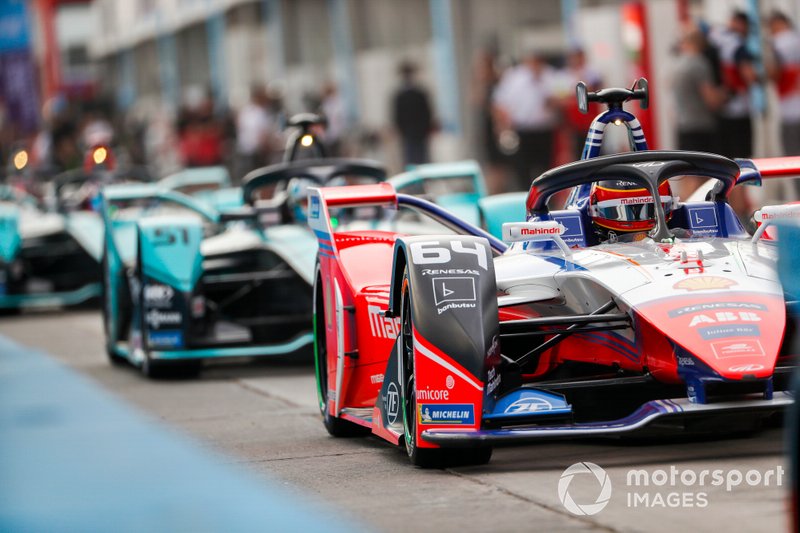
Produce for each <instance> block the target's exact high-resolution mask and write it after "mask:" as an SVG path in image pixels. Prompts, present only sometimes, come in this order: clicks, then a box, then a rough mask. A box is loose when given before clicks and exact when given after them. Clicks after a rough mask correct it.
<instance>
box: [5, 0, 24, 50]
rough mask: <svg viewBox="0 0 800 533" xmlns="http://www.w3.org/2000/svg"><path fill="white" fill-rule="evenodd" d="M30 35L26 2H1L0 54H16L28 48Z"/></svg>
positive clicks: (17, 0) (21, 0)
mask: <svg viewBox="0 0 800 533" xmlns="http://www.w3.org/2000/svg"><path fill="white" fill-rule="evenodd" d="M29 42H30V33H29V30H28V14H27V11H26V9H25V0H3V1H2V2H0V52H16V51H19V50H25V49H27V48H28V43H29Z"/></svg>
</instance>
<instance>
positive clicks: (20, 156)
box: [14, 150, 28, 170]
mask: <svg viewBox="0 0 800 533" xmlns="http://www.w3.org/2000/svg"><path fill="white" fill-rule="evenodd" d="M27 165H28V152H26V151H25V150H20V151H19V152H17V153H16V154H14V168H16V169H17V170H22V169H23V168H25V167H26V166H27Z"/></svg>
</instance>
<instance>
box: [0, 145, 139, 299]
mask: <svg viewBox="0 0 800 533" xmlns="http://www.w3.org/2000/svg"><path fill="white" fill-rule="evenodd" d="M110 157H111V153H110V151H109V149H108V148H107V147H105V146H98V147H95V148H94V149H92V150H90V151H89V152H88V153H87V157H86V160H87V163H86V165H85V167H84V168H81V169H77V170H74V171H69V172H64V173H61V174H58V175H56V176H55V177H53V180H52V182H50V183H49V184H47V185H49V190H47V188H45V187H42V186H41V185H42V184H40V183H38V182H36V181H35V180H33V179H25V178H23V177H22V176H20V175H13V174H12V175H10V176H8V178H7V182H6V184H4V185H3V186H2V187H0V195H1V196H0V312H4V313H11V312H16V311H19V310H21V309H26V308H37V307H52V306H69V305H78V304H82V303H86V302H91V301H93V300H95V299H97V298H98V297H99V296H100V292H101V285H100V259H101V256H102V248H103V222H102V219H101V218H100V216H99V214H98V213H97V212H96V211H95V210H94V207H95V206H94V205H93V202H94V199H95V198H96V195H97V193H98V191H99V188H100V186H101V184H102V183H104V182H108V181H111V180H132V179H136V180H141V179H146V178H145V177H143V176H140V175H138V174H134V173H131V172H129V171H128V170H124V171H122V172H119V171H116V170H114V169H113V168H112V166H111V165H110V164H108V161H109V158H110ZM17 158H18V159H23V158H22V156H19V155H17ZM24 159H25V160H27V158H24ZM24 167H25V165H20V168H18V169H16V172H18V173H21V172H24V171H25V170H26V169H25V168H24ZM22 182H24V185H20V184H21V183H22ZM18 185H20V186H18Z"/></svg>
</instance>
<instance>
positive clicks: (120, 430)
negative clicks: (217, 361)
mask: <svg viewBox="0 0 800 533" xmlns="http://www.w3.org/2000/svg"><path fill="white" fill-rule="evenodd" d="M223 461H224V458H222V457H220V456H217V455H215V454H213V453H212V452H209V451H207V450H204V449H202V448H201V447H200V446H199V444H197V443H195V442H194V441H192V440H191V439H189V438H188V437H184V436H181V435H179V434H177V433H174V432H172V431H170V430H168V429H167V428H165V427H162V426H161V425H159V424H158V423H156V422H154V421H151V420H150V419H148V418H146V417H145V416H144V415H142V414H140V413H138V412H136V411H135V410H133V409H132V408H131V407H129V406H127V405H126V404H124V403H123V402H122V401H121V400H119V399H117V398H115V397H113V396H112V395H111V394H109V393H107V392H105V391H103V390H102V389H100V388H99V387H98V386H97V385H95V384H93V383H91V382H90V381H89V380H87V379H86V378H84V377H83V376H80V375H79V374H77V373H75V372H74V371H72V370H70V369H67V368H65V367H64V366H62V365H61V364H59V363H57V362H56V361H54V360H52V359H51V358H50V357H48V356H46V355H44V354H42V353H40V352H36V351H34V350H31V349H27V348H25V347H23V346H20V345H18V344H15V343H14V342H12V341H10V340H9V339H7V338H5V337H2V336H0V531H81V532H93V531H115V532H117V531H121V532H125V531H131V532H134V531H135V532H141V531H148V532H157V531H191V532H207V531H209V532H210V531H225V532H229V531H281V532H284V531H303V532H306V531H315V532H318V531H330V532H340V531H341V532H346V531H354V530H363V527H358V526H354V525H353V524H352V523H347V522H345V521H344V520H341V519H340V518H339V517H337V516H333V515H334V514H335V513H334V512H333V511H332V510H327V511H326V510H324V507H323V508H320V507H316V506H314V505H312V504H309V503H307V502H303V501H302V497H300V496H297V495H296V494H293V495H292V496H290V495H288V494H286V493H285V492H283V491H282V490H280V489H278V488H276V486H274V485H272V484H270V483H268V482H266V481H264V480H262V479H259V478H256V477H255V476H253V475H252V474H250V473H248V472H245V471H244V470H243V469H240V468H239V467H237V466H235V465H231V464H224V463H223Z"/></svg>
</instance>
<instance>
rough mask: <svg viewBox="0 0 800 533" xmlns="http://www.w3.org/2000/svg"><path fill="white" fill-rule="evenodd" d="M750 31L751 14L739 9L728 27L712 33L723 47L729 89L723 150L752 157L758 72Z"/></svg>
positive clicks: (725, 82) (722, 120) (721, 136)
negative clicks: (749, 45)
mask: <svg viewBox="0 0 800 533" xmlns="http://www.w3.org/2000/svg"><path fill="white" fill-rule="evenodd" d="M749 31H750V19H749V18H748V17H747V14H746V13H744V12H743V11H735V12H734V13H733V15H732V16H731V18H730V21H729V23H728V27H727V28H724V29H722V30H721V31H716V32H712V34H711V40H712V42H713V43H714V44H715V45H716V47H717V49H718V50H719V57H720V62H721V66H722V80H723V85H724V88H725V90H726V91H727V93H728V98H727V100H726V102H725V104H724V105H723V106H722V109H721V110H720V120H719V142H720V144H719V151H720V153H722V155H725V156H728V157H750V156H751V155H752V150H753V125H752V122H751V119H750V96H749V89H750V86H751V85H752V84H753V83H755V82H756V80H757V75H756V71H755V68H754V61H755V58H754V57H753V55H752V54H751V53H750V52H749V51H748V49H747V44H746V40H747V35H748V33H749Z"/></svg>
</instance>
